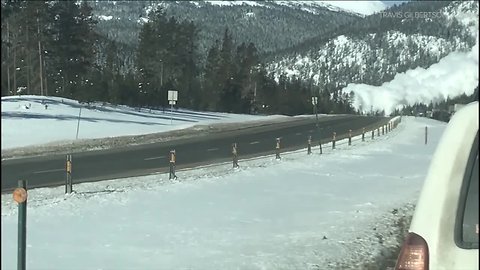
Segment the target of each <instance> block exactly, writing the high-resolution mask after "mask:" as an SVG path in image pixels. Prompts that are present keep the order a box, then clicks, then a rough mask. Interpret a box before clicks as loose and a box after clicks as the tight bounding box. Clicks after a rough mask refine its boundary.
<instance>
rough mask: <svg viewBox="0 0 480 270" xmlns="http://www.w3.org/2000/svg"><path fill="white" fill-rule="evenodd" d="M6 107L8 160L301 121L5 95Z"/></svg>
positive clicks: (4, 135) (4, 133)
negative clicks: (17, 157) (23, 156)
mask: <svg viewBox="0 0 480 270" xmlns="http://www.w3.org/2000/svg"><path fill="white" fill-rule="evenodd" d="M45 105H46V106H45ZM80 108H81V109H80ZM1 109H2V158H10V157H14V156H22V155H29V154H30V155H32V154H37V155H38V154H46V153H53V152H60V151H65V149H68V151H70V152H72V151H85V150H91V149H106V148H112V147H119V146H126V145H132V144H139V143H152V142H158V141H165V140H168V139H172V138H180V137H185V136H196V135H198V134H199V133H208V132H216V131H221V130H231V129H238V128H241V127H244V126H248V125H262V124H265V123H271V122H275V121H289V120H295V118H294V117H286V116H281V115H273V116H257V115H239V114H228V113H216V112H196V111H188V110H175V109H174V110H173V112H172V113H171V112H170V109H166V110H165V111H163V110H147V109H142V110H140V109H134V108H130V107H127V106H113V105H108V104H92V105H90V106H87V105H85V104H80V103H79V102H78V101H75V100H70V99H66V98H59V97H42V96H11V97H2V106H1ZM79 116H80V121H78V119H79ZM77 127H78V139H77Z"/></svg>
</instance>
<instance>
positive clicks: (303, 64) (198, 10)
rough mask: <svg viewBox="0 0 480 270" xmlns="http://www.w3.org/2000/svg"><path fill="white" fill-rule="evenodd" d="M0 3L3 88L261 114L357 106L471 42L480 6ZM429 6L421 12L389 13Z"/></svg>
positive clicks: (340, 110) (83, 98)
mask: <svg viewBox="0 0 480 270" xmlns="http://www.w3.org/2000/svg"><path fill="white" fill-rule="evenodd" d="M249 3H250V4H248V5H247V4H242V5H230V6H218V5H211V4H209V3H207V2H200V1H199V2H195V1H189V2H179V1H177V2H169V3H165V2H156V1H138V2H137V1H95V2H93V1H13V0H2V6H1V8H2V10H1V12H2V52H1V53H2V77H1V84H2V96H5V95H17V94H37V95H55V96H64V97H69V98H74V99H78V100H81V101H84V102H90V101H104V102H110V103H114V104H127V105H132V106H149V107H162V106H167V104H168V101H167V91H168V90H178V91H179V101H178V106H180V107H185V108H190V109H197V110H211V111H225V112H235V113H264V114H277V113H279V114H288V115H295V114H304V113H311V112H312V111H313V106H312V104H311V97H312V96H318V98H319V104H318V105H317V106H318V108H319V110H318V111H319V112H320V113H330V112H334V113H355V110H354V109H353V107H352V105H351V102H352V96H349V95H347V94H345V93H342V89H343V88H344V87H345V86H346V85H347V84H348V83H366V84H371V85H380V84H381V83H383V82H385V81H389V80H391V79H392V78H393V76H395V74H397V73H398V72H403V71H405V70H408V69H413V68H415V67H424V68H426V67H428V66H430V65H431V64H433V63H436V62H438V60H439V59H440V58H442V57H444V56H445V55H447V54H448V53H450V52H452V51H455V50H460V51H465V50H469V49H470V48H471V47H472V45H473V44H474V43H475V37H476V32H477V31H478V2H474V1H468V2H446V1H438V2H428V3H426V2H424V1H418V2H417V1H414V2H409V3H408V4H404V5H402V6H399V7H393V8H391V9H389V10H386V11H385V12H380V13H377V14H374V15H371V16H366V17H362V16H359V15H357V14H353V13H349V12H344V11H341V10H338V9H332V8H328V7H324V6H321V5H320V6H317V7H315V8H308V9H307V8H306V7H305V6H301V5H293V4H292V5H290V6H285V5H279V4H276V3H275V2H252V1H250V2H249ZM412 12H430V13H429V14H436V16H430V17H425V18H416V17H415V18H414V17H410V18H407V17H405V16H403V18H400V17H399V16H398V15H395V14H400V13H401V14H413V13H412Z"/></svg>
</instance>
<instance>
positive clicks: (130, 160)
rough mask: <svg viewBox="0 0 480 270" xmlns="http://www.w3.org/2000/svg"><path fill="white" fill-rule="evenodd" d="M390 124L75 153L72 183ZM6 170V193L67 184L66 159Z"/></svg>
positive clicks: (310, 123) (266, 128)
mask: <svg viewBox="0 0 480 270" xmlns="http://www.w3.org/2000/svg"><path fill="white" fill-rule="evenodd" d="M386 122H388V118H385V117H373V116H350V115H339V116H328V117H320V118H319V122H318V123H319V124H318V128H317V127H316V121H315V119H313V120H312V119H304V118H299V120H298V121H289V122H285V123H275V124H271V125H263V126H259V127H250V128H243V129H239V130H235V131H228V132H217V133H214V134H210V135H207V136H196V137H193V138H190V139H182V140H173V141H168V142H162V143H153V144H145V145H135V146H129V147H122V148H116V149H109V150H94V151H87V152H80V153H75V154H72V179H73V183H74V184H75V183H81V182H89V181H100V180H107V179H116V178H124V177H131V176H141V175H148V174H152V173H162V172H168V169H169V152H170V150H173V149H174V150H175V151H176V168H177V169H181V168H189V167H195V166H198V165H205V164H212V163H216V162H222V161H229V160H230V161H231V160H232V143H237V146H238V157H239V159H240V160H241V159H242V158H246V157H253V156H259V155H266V154H267V155H268V154H272V155H274V153H275V145H276V138H278V137H280V138H281V140H280V145H281V151H287V150H295V149H301V148H306V146H307V138H308V136H309V135H311V136H312V144H313V145H316V146H318V142H319V141H322V143H326V142H329V141H330V140H331V138H332V133H333V132H336V133H337V138H338V139H340V138H342V137H345V136H346V135H347V134H348V130H349V129H352V130H353V131H354V133H355V134H359V132H361V130H362V128H364V127H365V128H366V129H367V130H369V129H372V128H373V127H378V126H380V125H384V124H385V123H386ZM365 136H366V137H367V136H368V135H367V134H366V135H365ZM375 136H376V134H375ZM240 165H241V164H240ZM1 166H2V168H1V169H2V170H1V188H2V193H5V192H10V191H12V190H13V189H14V188H15V187H16V186H17V183H18V180H27V186H28V188H35V187H47V186H59V185H64V184H65V179H66V170H65V168H66V156H65V155H50V156H39V157H29V158H17V159H10V160H3V161H2V165H1ZM177 175H178V176H179V177H181V176H180V175H179V174H178V173H177Z"/></svg>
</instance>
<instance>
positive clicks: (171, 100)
mask: <svg viewBox="0 0 480 270" xmlns="http://www.w3.org/2000/svg"><path fill="white" fill-rule="evenodd" d="M177 100H178V91H175V90H169V91H168V104H170V125H173V117H172V116H173V105H175V104H176V103H177Z"/></svg>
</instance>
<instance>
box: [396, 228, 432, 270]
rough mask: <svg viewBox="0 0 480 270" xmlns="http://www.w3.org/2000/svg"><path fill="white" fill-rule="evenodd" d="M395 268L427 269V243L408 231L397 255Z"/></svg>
mask: <svg viewBox="0 0 480 270" xmlns="http://www.w3.org/2000/svg"><path fill="white" fill-rule="evenodd" d="M395 270H428V245H427V242H426V241H425V239H423V238H422V237H421V236H420V235H418V234H415V233H408V235H407V238H406V239H405V241H404V242H403V245H402V249H401V250H400V254H399V255H398V260H397V264H396V265H395Z"/></svg>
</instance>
